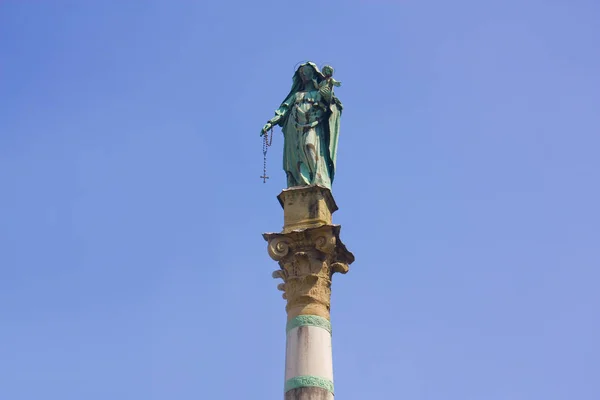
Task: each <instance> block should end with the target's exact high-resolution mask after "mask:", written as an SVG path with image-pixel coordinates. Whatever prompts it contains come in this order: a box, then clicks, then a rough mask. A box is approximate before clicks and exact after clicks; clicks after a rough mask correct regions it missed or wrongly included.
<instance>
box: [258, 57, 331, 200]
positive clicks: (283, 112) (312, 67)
mask: <svg viewBox="0 0 600 400" xmlns="http://www.w3.org/2000/svg"><path fill="white" fill-rule="evenodd" d="M332 75H333V68H332V67H330V66H328V65H326V66H324V67H323V72H321V71H319V68H318V67H317V65H316V64H314V63H312V62H306V63H304V64H302V65H300V66H299V67H298V69H297V70H296V72H295V73H294V77H293V84H292V90H291V91H290V93H289V94H288V95H287V97H286V98H285V100H284V101H283V103H281V106H280V107H279V108H278V109H277V110H275V116H274V117H273V118H271V119H270V120H269V121H268V122H267V124H266V125H265V126H264V127H263V128H262V131H261V136H262V135H266V134H267V131H269V130H270V129H271V128H272V127H273V126H274V125H279V126H281V127H282V131H283V135H284V149H283V169H284V171H285V173H286V175H287V186H288V188H289V187H293V186H308V185H321V186H325V187H327V188H329V189H331V183H332V182H333V177H334V175H335V160H336V153H337V145H338V136H339V133H340V116H341V114H342V103H341V102H340V101H339V100H338V99H337V98H336V97H335V96H334V94H333V87H334V86H336V87H338V86H340V85H341V83H340V82H338V81H336V80H335V79H333V78H332Z"/></svg>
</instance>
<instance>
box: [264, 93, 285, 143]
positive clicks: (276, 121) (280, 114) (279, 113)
mask: <svg viewBox="0 0 600 400" xmlns="http://www.w3.org/2000/svg"><path fill="white" fill-rule="evenodd" d="M289 100H290V98H288V99H286V101H285V102H284V103H283V104H282V105H281V107H279V108H278V109H277V110H275V116H274V117H273V118H271V119H270V120H269V121H267V123H266V124H265V126H263V128H262V130H261V131H260V136H262V135H264V134H265V133H267V131H269V130H270V129H271V128H272V127H273V126H275V125H280V122H281V120H282V119H284V118H285V117H286V116H287V113H288V111H289V109H290V106H289V105H290V104H291V103H290V101H289Z"/></svg>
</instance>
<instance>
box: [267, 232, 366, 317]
mask: <svg viewBox="0 0 600 400" xmlns="http://www.w3.org/2000/svg"><path fill="white" fill-rule="evenodd" d="M339 234H340V227H339V225H322V226H319V227H317V228H307V229H302V230H294V231H291V232H288V233H265V234H264V235H263V236H264V238H265V240H267V241H268V242H269V245H268V250H269V255H270V256H271V258H273V259H274V260H275V261H278V262H279V266H280V269H279V270H277V271H275V272H273V278H281V279H283V283H282V284H279V285H278V286H277V288H278V289H279V290H282V291H283V292H284V294H283V298H284V299H286V300H287V306H286V310H287V313H288V319H292V318H295V317H297V316H298V315H317V316H320V317H323V318H327V319H329V309H330V301H331V278H332V275H333V274H334V273H335V272H339V273H343V274H345V273H346V272H348V269H349V265H350V264H351V263H352V262H353V261H354V256H353V255H352V253H350V252H349V251H348V250H347V249H346V246H344V244H343V243H342V241H341V240H340V237H339Z"/></svg>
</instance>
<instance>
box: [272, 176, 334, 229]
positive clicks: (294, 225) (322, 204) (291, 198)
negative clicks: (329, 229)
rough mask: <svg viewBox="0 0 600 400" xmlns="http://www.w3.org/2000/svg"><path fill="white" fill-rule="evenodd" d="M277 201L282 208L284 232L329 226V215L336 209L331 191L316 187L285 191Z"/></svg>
mask: <svg viewBox="0 0 600 400" xmlns="http://www.w3.org/2000/svg"><path fill="white" fill-rule="evenodd" d="M277 199H278V200H279V203H280V204H281V206H282V207H283V220H284V226H283V231H284V232H290V231H292V230H295V229H302V228H311V227H316V226H321V225H331V214H333V213H334V212H335V211H336V210H337V209H338V207H337V204H335V200H334V199H333V196H332V195H331V191H330V190H329V189H327V188H325V187H322V186H316V185H313V186H300V187H294V188H291V189H285V190H284V191H282V192H281V194H280V195H279V196H277Z"/></svg>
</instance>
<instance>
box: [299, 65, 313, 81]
mask: <svg viewBox="0 0 600 400" xmlns="http://www.w3.org/2000/svg"><path fill="white" fill-rule="evenodd" d="M298 74H299V75H300V79H302V83H306V82H309V81H311V80H312V79H313V78H314V77H315V69H314V68H313V66H312V65H310V64H306V65H303V66H301V67H300V68H299V69H298Z"/></svg>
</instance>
